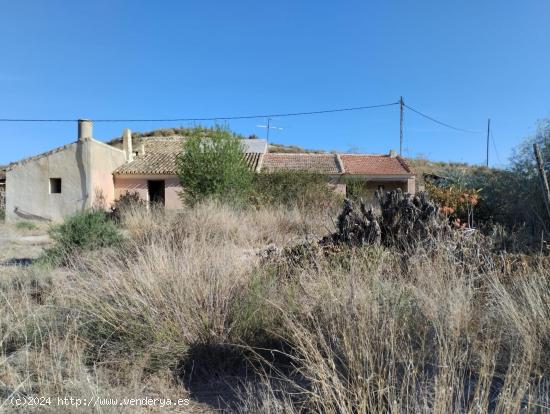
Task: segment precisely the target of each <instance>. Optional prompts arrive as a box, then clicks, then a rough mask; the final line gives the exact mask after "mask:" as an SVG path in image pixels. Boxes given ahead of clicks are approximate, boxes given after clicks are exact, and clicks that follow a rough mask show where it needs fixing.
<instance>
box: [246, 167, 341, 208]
mask: <svg viewBox="0 0 550 414" xmlns="http://www.w3.org/2000/svg"><path fill="white" fill-rule="evenodd" d="M253 198H254V201H255V203H256V204H258V205H268V204H274V205H283V206H287V207H299V208H305V209H309V208H326V207H328V206H330V205H332V204H333V203H334V202H335V201H337V200H338V201H339V197H338V195H337V194H336V193H335V192H334V191H333V190H332V189H331V188H330V187H329V185H328V182H327V177H326V176H324V175H322V174H317V173H310V172H302V171H281V172H276V173H262V174H257V175H256V176H255V177H254V196H253ZM340 198H341V197H340Z"/></svg>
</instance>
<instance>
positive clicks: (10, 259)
mask: <svg viewBox="0 0 550 414" xmlns="http://www.w3.org/2000/svg"><path fill="white" fill-rule="evenodd" d="M25 223H26V225H25V226H22V225H19V226H16V225H14V224H6V223H3V222H0V266H16V265H28V264H30V263H31V262H32V261H33V260H34V259H36V258H37V257H38V256H40V253H42V250H43V249H44V248H45V247H47V246H48V245H49V244H50V238H49V237H48V225H47V224H44V223H38V224H35V223H30V222H28V223H27V222H25Z"/></svg>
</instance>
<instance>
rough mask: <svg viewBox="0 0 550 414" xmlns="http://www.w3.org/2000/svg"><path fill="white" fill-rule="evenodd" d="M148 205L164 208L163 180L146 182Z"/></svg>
mask: <svg viewBox="0 0 550 414" xmlns="http://www.w3.org/2000/svg"><path fill="white" fill-rule="evenodd" d="M147 190H148V191H149V204H159V205H162V206H164V180H148V181H147Z"/></svg>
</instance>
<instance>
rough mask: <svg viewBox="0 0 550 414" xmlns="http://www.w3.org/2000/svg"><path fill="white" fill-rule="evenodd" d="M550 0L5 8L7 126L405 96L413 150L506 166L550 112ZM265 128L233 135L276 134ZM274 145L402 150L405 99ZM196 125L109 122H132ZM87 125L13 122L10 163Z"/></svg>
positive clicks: (6, 134) (7, 130)
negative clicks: (489, 139) (490, 138)
mask: <svg viewBox="0 0 550 414" xmlns="http://www.w3.org/2000/svg"><path fill="white" fill-rule="evenodd" d="M549 22H550V2H548V1H546V0H532V1H524V2H518V1H511V0H506V1H496V0H491V1H483V2H480V1H474V0H467V1H461V2H446V1H445V2H443V1H435V0H433V1H416V2H412V1H384V2H381V1H379V2H374V1H369V2H367V1H338V2H335V1H331V2H329V1H300V2H298V1H289V0H283V1H276V2H275V1H272V2H265V1H257V0H256V1H232V2H227V1H221V0H220V1H208V0H203V1H200V2H198V1H195V2H184V1H162V2H152V1H151V2H145V1H143V2H136V1H122V0H109V1H93V2H78V1H54V0H50V1H47V2H45V1H38V0H35V1H31V0H29V1H19V2H16V1H3V2H2V6H1V13H0V53H1V58H0V118H70V119H73V118H91V119H94V118H95V119H101V118H140V119H142V118H180V117H186V118H187V117H210V116H226V115H241V114H264V113H280V112H294V111H298V112H299V111H309V110H323V109H330V108H339V107H353V106H363V105H373V104H380V103H388V102H394V101H397V100H398V99H399V96H400V95H402V96H403V97H404V99H405V102H406V103H407V104H409V105H410V106H412V107H414V108H416V109H419V110H421V111H423V112H425V113H427V114H429V115H431V116H433V117H435V118H437V119H440V120H442V121H444V122H447V123H450V124H453V125H456V126H459V127H462V128H467V129H472V130H480V131H483V132H480V133H478V134H469V133H462V132H457V131H453V130H450V129H447V128H444V127H441V126H438V125H436V124H434V123H431V122H430V121H428V120H426V119H423V118H421V117H419V116H418V115H416V114H414V113H412V112H410V111H406V112H405V144H404V148H405V152H404V153H405V155H407V156H417V155H423V156H426V157H428V158H430V159H434V160H454V161H466V162H470V163H483V162H484V159H485V129H486V122H487V118H489V117H490V118H491V119H492V125H493V134H494V138H495V142H496V147H497V149H498V155H499V158H500V161H499V159H498V158H497V155H496V154H495V151H494V149H493V145H492V144H491V155H490V157H491V164H492V165H499V164H500V165H503V164H505V163H506V161H507V158H508V157H509V155H510V153H511V148H513V146H515V145H516V144H517V143H519V142H520V141H521V140H522V138H524V137H526V136H528V135H530V134H532V133H533V132H534V131H535V128H536V122H537V120H538V119H541V118H544V117H547V116H550V53H548V47H549V45H550V24H549ZM258 124H265V120H242V121H235V122H231V123H230V124H229V126H230V127H231V128H232V129H234V130H235V131H236V132H240V133H243V134H246V135H249V134H257V135H260V136H261V135H264V134H265V130H262V129H260V128H258V127H257V125H258ZM272 124H273V125H277V126H279V127H283V128H284V129H283V130H282V131H273V132H272V133H271V137H270V138H271V141H273V142H278V143H284V144H296V145H301V146H304V147H307V148H320V149H326V150H332V149H336V150H339V151H348V150H353V151H361V152H372V153H374V152H387V151H388V150H389V149H390V148H398V146H399V109H398V107H397V106H394V107H389V108H382V109H373V110H368V111H358V112H347V113H338V114H331V115H322V116H321V115H316V116H308V117H296V118H280V119H274V120H273V121H272ZM182 125H183V126H188V124H186V123H132V124H96V125H95V127H94V135H95V137H96V138H98V139H103V140H107V139H109V138H112V137H114V136H117V135H120V133H121V130H122V128H124V127H129V128H131V129H132V130H136V131H145V130H150V129H153V128H157V127H170V126H182ZM75 137H76V125H73V124H55V123H48V124H22V123H17V124H15V123H0V140H1V147H0V148H1V150H0V163H7V162H9V161H14V160H17V159H19V158H22V157H24V156H28V155H32V154H36V153H39V152H42V151H46V150H48V149H51V148H52V147H55V146H59V145H62V144H65V143H67V142H71V141H74V139H75Z"/></svg>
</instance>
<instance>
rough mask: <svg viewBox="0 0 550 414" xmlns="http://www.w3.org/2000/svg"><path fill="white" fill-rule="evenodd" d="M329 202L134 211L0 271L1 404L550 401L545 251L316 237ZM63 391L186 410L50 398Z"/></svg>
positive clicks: (318, 409)
mask: <svg viewBox="0 0 550 414" xmlns="http://www.w3.org/2000/svg"><path fill="white" fill-rule="evenodd" d="M337 214H338V211H337V210H323V211H311V210H308V211H304V210H302V211H300V210H297V209H292V208H289V207H281V208H275V207H263V208H259V209H256V210H250V209H248V210H239V209H235V208H230V207H227V206H223V205H219V204H214V203H205V204H200V205H197V206H195V207H194V208H192V209H191V208H190V209H187V210H185V211H183V212H181V213H179V214H174V215H168V214H164V213H162V212H147V211H144V210H142V209H136V210H133V211H130V212H126V214H123V217H122V218H121V227H122V229H123V230H122V234H121V237H122V241H120V240H119V239H118V237H116V241H117V242H116V243H111V244H109V245H108V246H110V247H105V246H106V245H104V244H103V245H102V244H101V243H99V244H98V243H95V244H93V246H95V247H97V248H94V250H88V249H78V250H74V251H66V252H65V253H66V254H67V255H66V256H65V257H64V260H63V261H62V263H63V264H64V266H63V267H53V265H52V264H51V263H53V262H51V261H47V260H42V261H41V263H37V264H34V265H31V266H28V267H16V266H4V267H0V412H17V409H16V407H15V406H14V405H13V403H12V402H10V401H13V399H11V397H21V398H24V397H33V396H35V397H51V398H52V405H51V406H42V407H34V408H31V409H30V408H28V407H27V408H25V409H21V408H20V409H19V411H18V412H52V413H59V412H62V413H63V412H97V413H111V412H113V413H115V412H128V413H134V412H151V411H149V410H152V411H157V412H164V411H170V412H186V413H189V412H213V411H215V410H216V409H219V408H221V409H223V410H226V411H228V412H248V413H283V412H284V413H379V412H380V413H381V412H411V413H412V412H414V413H416V412H433V413H451V412H469V413H480V412H487V411H491V412H498V413H517V412H548V411H549V410H550V270H549V269H550V260H549V258H548V256H544V255H542V254H532V255H521V254H515V253H514V254H513V253H507V252H506V251H503V250H502V249H500V248H499V247H498V241H496V240H493V239H491V238H490V237H488V236H482V235H480V234H476V233H475V232H471V231H463V230H452V232H453V233H452V234H451V235H450V236H448V237H446V238H445V239H444V240H441V241H440V242H438V243H436V244H435V245H434V244H432V245H430V248H429V249H428V248H424V247H423V245H422V244H419V245H418V246H417V247H416V248H415V250H414V252H411V251H410V250H408V251H407V252H406V253H404V252H403V250H397V248H393V247H383V246H363V247H353V246H348V245H346V244H342V245H335V246H329V247H321V246H320V245H319V244H318V243H317V241H318V240H320V239H321V238H322V237H323V236H326V235H328V234H330V233H333V232H334V231H335V230H336V229H335V227H336V217H337ZM79 228H80V229H81V228H82V227H79ZM57 253H59V252H57ZM57 253H56V254H57ZM54 257H57V256H55V255H54ZM56 263H59V262H56ZM71 396H72V397H75V398H82V399H84V398H88V399H90V398H101V399H107V398H118V399H119V400H121V399H122V398H144V397H151V398H155V397H156V398H170V399H172V400H176V399H178V398H182V399H189V406H187V405H186V406H181V407H170V408H169V409H168V408H167V407H163V408H161V407H160V406H156V407H136V406H106V405H103V406H94V405H93V404H92V405H91V406H80V407H75V406H59V405H57V397H71Z"/></svg>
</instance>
